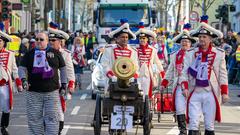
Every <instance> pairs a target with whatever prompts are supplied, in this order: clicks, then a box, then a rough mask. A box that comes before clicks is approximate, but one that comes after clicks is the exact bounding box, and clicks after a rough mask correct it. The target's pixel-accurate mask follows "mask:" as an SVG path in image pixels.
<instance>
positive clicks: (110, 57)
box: [101, 19, 139, 79]
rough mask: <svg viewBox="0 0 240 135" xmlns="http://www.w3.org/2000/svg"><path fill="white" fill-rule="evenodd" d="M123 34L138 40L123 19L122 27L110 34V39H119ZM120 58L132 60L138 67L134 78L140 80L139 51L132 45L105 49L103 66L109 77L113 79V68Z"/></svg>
mask: <svg viewBox="0 0 240 135" xmlns="http://www.w3.org/2000/svg"><path fill="white" fill-rule="evenodd" d="M122 33H126V34H128V38H129V39H133V40H135V39H136V36H135V34H134V33H132V31H131V30H130V28H129V24H128V23H127V20H124V19H121V26H120V27H119V28H117V29H116V30H114V31H112V32H111V33H109V35H108V36H109V37H110V38H118V36H119V35H120V34H122ZM120 57H128V58H131V59H132V60H133V62H134V64H135V65H136V68H137V70H136V73H135V75H134V78H135V79H136V78H138V69H139V68H138V57H137V50H136V49H135V48H133V47H131V46H130V45H126V46H125V47H123V46H120V45H118V44H116V45H111V46H108V47H106V48H105V50H104V53H103V56H102V60H101V61H102V63H101V64H102V66H103V70H104V72H105V74H106V76H107V77H109V78H111V77H113V76H115V75H114V73H113V71H112V67H113V64H114V61H115V60H116V59H118V58H120Z"/></svg>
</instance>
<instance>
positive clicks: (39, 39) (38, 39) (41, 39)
mask: <svg viewBox="0 0 240 135" xmlns="http://www.w3.org/2000/svg"><path fill="white" fill-rule="evenodd" d="M36 41H37V42H38V41H41V42H42V41H44V39H43V38H36Z"/></svg>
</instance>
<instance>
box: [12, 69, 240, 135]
mask: <svg viewBox="0 0 240 135" xmlns="http://www.w3.org/2000/svg"><path fill="white" fill-rule="evenodd" d="M90 80H91V78H90V72H86V73H85V74H84V76H83V85H82V90H79V89H78V90H76V92H75V93H74V94H73V97H72V100H69V101H68V102H67V112H66V113H65V128H64V131H63V133H62V135H93V134H94V133H93V127H91V122H92V119H93V114H94V110H95V100H92V99H91V88H90ZM229 88H230V96H231V100H230V102H229V103H227V104H225V105H223V106H222V115H223V116H222V119H223V122H222V123H216V135H240V128H239V127H240V98H238V97H237V94H240V87H236V86H230V87H229ZM25 109H26V107H25V92H22V93H17V94H15V95H14V109H13V111H12V113H11V122H10V126H9V132H10V134H11V135H27V127H28V126H27V118H26V111H25ZM153 125H154V128H153V129H152V132H151V135H177V134H178V129H177V123H175V122H173V116H172V114H163V115H162V118H161V122H160V123H158V122H157V117H156V115H154V118H153ZM201 130H202V133H203V132H204V127H203V126H201ZM107 131H108V128H107V125H104V126H103V127H102V135H108V133H107ZM142 131H143V130H142V127H141V126H140V127H138V135H142V134H143V133H142ZM135 132H136V128H134V129H133V130H130V131H129V133H128V135H135Z"/></svg>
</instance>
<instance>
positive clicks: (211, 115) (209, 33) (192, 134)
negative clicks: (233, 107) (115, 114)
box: [180, 16, 229, 135]
mask: <svg viewBox="0 0 240 135" xmlns="http://www.w3.org/2000/svg"><path fill="white" fill-rule="evenodd" d="M207 19H208V16H202V17H201V24H200V26H199V27H198V28H197V29H196V30H193V31H191V35H192V36H193V37H198V38H199V43H198V47H195V48H192V49H189V50H188V51H187V53H186V56H185V57H184V66H183V67H184V69H183V73H182V76H180V82H181V83H180V84H181V85H182V88H183V91H184V93H185V95H189V97H188V100H187V115H186V116H187V121H189V135H199V134H200V132H199V124H200V116H201V115H202V114H203V116H204V125H205V135H214V134H215V133H214V122H215V120H216V121H218V122H220V121H221V113H220V102H221V98H222V102H223V103H225V102H227V100H228V99H229V97H228V77H227V70H226V62H225V53H224V50H222V49H220V48H215V47H214V45H213V38H216V37H218V38H222V37H223V34H222V32H220V31H218V30H216V29H215V28H213V27H211V26H210V25H208V24H207ZM188 93H189V94H188Z"/></svg>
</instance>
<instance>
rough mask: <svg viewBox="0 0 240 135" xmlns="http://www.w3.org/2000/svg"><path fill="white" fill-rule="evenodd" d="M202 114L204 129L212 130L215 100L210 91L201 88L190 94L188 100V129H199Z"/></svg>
mask: <svg viewBox="0 0 240 135" xmlns="http://www.w3.org/2000/svg"><path fill="white" fill-rule="evenodd" d="M202 114H203V116H204V126H205V130H209V131H213V130H214V122H215V115H216V101H215V99H214V95H213V93H212V91H207V90H204V89H202V90H201V91H199V90H198V91H196V92H194V93H193V94H192V96H191V98H190V101H189V130H199V124H200V118H201V116H202Z"/></svg>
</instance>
